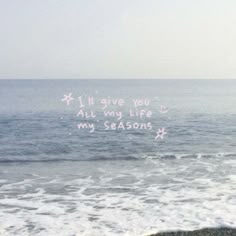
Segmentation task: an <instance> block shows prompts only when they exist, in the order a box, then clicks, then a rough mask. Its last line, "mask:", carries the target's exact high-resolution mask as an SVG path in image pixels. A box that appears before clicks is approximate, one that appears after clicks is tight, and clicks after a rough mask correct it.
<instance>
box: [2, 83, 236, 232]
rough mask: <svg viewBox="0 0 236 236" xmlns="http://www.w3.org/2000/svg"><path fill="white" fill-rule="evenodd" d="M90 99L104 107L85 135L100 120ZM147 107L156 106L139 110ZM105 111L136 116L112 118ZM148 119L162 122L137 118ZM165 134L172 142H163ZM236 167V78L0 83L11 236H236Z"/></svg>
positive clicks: (5, 212) (5, 220)
mask: <svg viewBox="0 0 236 236" xmlns="http://www.w3.org/2000/svg"><path fill="white" fill-rule="evenodd" d="M69 93H71V94H72V95H73V96H74V101H73V102H72V103H71V105H70V106H67V105H66V104H65V103H64V102H62V101H61V100H62V98H63V96H64V95H65V94H69ZM87 96H90V97H91V96H92V97H93V99H94V100H95V104H94V107H93V108H92V109H91V110H92V111H93V112H94V114H96V118H95V124H94V125H95V126H94V131H93V132H90V131H91V129H89V127H88V128H81V129H78V122H84V123H86V122H87V123H90V122H91V118H89V117H83V118H82V117H81V116H77V114H78V112H79V111H80V109H81V104H79V102H80V100H79V97H82V98H83V97H87ZM141 98H142V99H148V100H149V101H150V104H148V105H147V106H146V107H144V105H143V106H141V107H134V106H133V105H132V100H133V99H141ZM103 99H105V100H103ZM109 99H110V100H109ZM119 99H120V100H121V99H123V100H124V101H126V103H127V104H126V106H120V107H119V106H118V100H119ZM96 101H101V102H102V104H100V105H103V106H99V104H98V103H96ZM76 102H77V103H76ZM109 102H110V104H109ZM129 102H130V104H129ZM112 103H113V104H112ZM114 103H116V104H114ZM104 106H108V107H109V106H113V108H112V110H111V111H113V112H114V114H116V112H118V113H117V114H120V113H119V112H123V113H122V114H124V112H127V113H125V114H128V113H129V112H130V109H133V110H132V114H137V116H136V115H134V116H132V117H131V116H130V117H129V118H127V117H126V116H122V117H121V116H119V115H117V117H104V114H103V113H102V112H103V108H104V109H105V107H104ZM161 107H167V108H168V112H163V113H161V112H159V111H160V108H161ZM106 108H107V107H106ZM136 108H138V110H137V109H136ZM139 108H140V109H139ZM142 109H145V112H147V111H148V110H150V111H151V112H152V113H153V115H152V116H151V117H140V114H142V115H144V114H145V112H142V113H140V110H142ZM86 111H87V112H89V109H87V110H86ZM166 111H167V110H166ZM90 112H91V111H90ZM90 114H91V113H90ZM149 114H150V113H149ZM114 116H115V115H114ZM119 117H120V118H119ZM137 117H138V118H137ZM93 119H94V118H93ZM137 119H138V120H137ZM106 121H107V122H108V123H107V124H109V125H111V124H112V123H114V124H115V125H113V126H112V127H113V128H109V129H106V126H104V122H106ZM120 122H123V126H124V129H123V128H122V127H123V126H122V125H120ZM127 122H129V124H130V126H132V125H133V124H135V123H137V122H138V123H145V124H147V123H148V122H149V123H150V124H151V126H150V127H151V128H149V129H148V128H147V129H145V128H143V129H140V128H137V127H136V128H135V127H134V128H130V129H127V127H128V125H129V124H127ZM119 125H120V126H119ZM136 126H137V125H136ZM110 127H111V126H110ZM132 127H133V126H132ZM143 127H144V126H143ZM163 127H164V128H165V130H166V131H167V134H166V135H165V136H164V138H163V139H155V137H156V132H157V130H158V129H159V128H163ZM235 158H236V80H181V79H180V80H145V79H143V80H1V81H0V235H3V236H9V235H18V236H27V235H29V236H31V235H43V236H44V235H45V236H46V235H50V236H53V235H57V236H59V235H61V236H72V235H73V236H75V235H79V236H80V235H88V236H96V235H100V236H103V235H111V236H113V235H114V236H118V235H130V236H133V235H148V234H149V233H153V232H160V231H167V230H179V229H185V230H190V229H200V228H203V227H220V226H230V227H236V160H235Z"/></svg>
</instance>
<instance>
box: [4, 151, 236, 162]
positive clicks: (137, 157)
mask: <svg viewBox="0 0 236 236" xmlns="http://www.w3.org/2000/svg"><path fill="white" fill-rule="evenodd" d="M205 158H206V159H209V158H236V153H196V154H174V153H156V154H154V153H152V154H143V155H141V154H140V155H124V156H112V157H110V156H90V157H46V156H45V157H42V156H40V157H39V156H33V157H29V156H5V157H0V163H3V162H65V161H119V160H123V161H125V160H127V161H129V160H181V159H205Z"/></svg>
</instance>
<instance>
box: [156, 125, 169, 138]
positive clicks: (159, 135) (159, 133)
mask: <svg viewBox="0 0 236 236" xmlns="http://www.w3.org/2000/svg"><path fill="white" fill-rule="evenodd" d="M165 134H167V132H166V131H165V128H160V129H158V131H157V135H156V137H155V140H157V139H163V138H164V135H165Z"/></svg>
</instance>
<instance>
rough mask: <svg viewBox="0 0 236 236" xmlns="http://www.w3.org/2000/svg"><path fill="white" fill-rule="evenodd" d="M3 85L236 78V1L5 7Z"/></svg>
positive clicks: (0, 5)
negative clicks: (81, 80)
mask: <svg viewBox="0 0 236 236" xmlns="http://www.w3.org/2000/svg"><path fill="white" fill-rule="evenodd" d="M0 78H236V1H235V0H34V1H33V0H0Z"/></svg>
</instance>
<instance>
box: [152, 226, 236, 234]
mask: <svg viewBox="0 0 236 236" xmlns="http://www.w3.org/2000/svg"><path fill="white" fill-rule="evenodd" d="M149 236H236V228H226V227H222V228H204V229H199V230H193V231H170V232H160V233H156V234H151V235H149Z"/></svg>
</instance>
